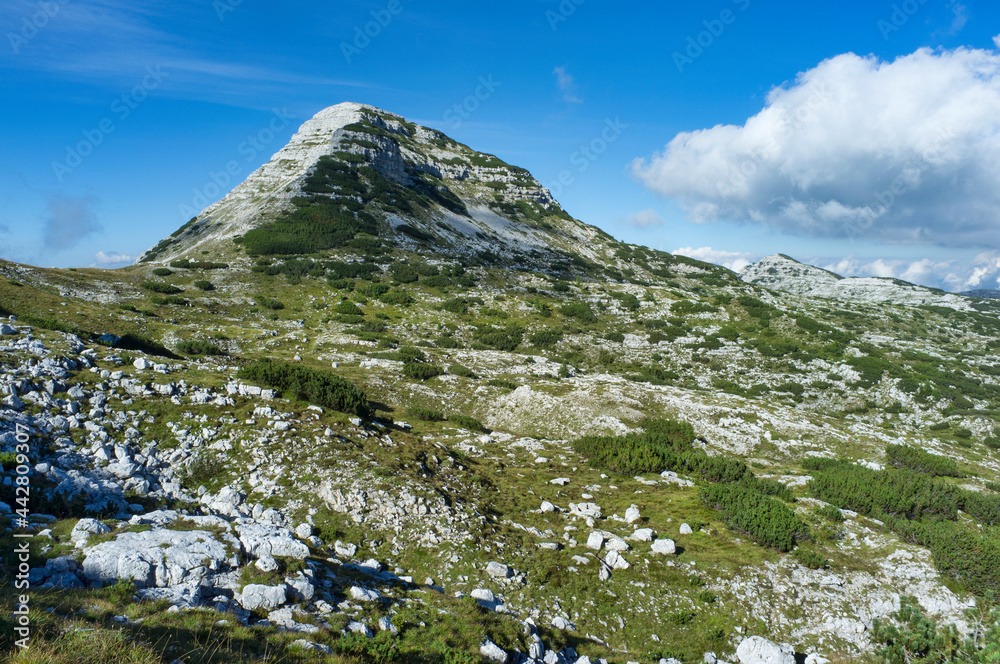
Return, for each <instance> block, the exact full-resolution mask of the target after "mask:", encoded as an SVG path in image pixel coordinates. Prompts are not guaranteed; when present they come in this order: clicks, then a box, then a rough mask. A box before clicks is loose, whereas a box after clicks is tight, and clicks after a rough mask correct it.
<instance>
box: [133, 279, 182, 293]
mask: <svg viewBox="0 0 1000 664" xmlns="http://www.w3.org/2000/svg"><path fill="white" fill-rule="evenodd" d="M139 285H140V286H141V287H142V288H143V289H145V290H148V291H152V292H153V293H163V294H164V295H176V294H177V293H183V292H184V289H182V288H178V287H177V286H173V285H171V284H165V283H162V282H159V281H144V282H142V283H141V284H139Z"/></svg>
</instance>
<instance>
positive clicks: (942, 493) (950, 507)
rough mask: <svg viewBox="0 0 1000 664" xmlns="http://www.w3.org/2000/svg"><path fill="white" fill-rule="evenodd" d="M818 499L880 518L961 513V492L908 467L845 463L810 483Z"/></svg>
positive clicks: (949, 517) (824, 471)
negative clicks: (886, 467)
mask: <svg viewBox="0 0 1000 664" xmlns="http://www.w3.org/2000/svg"><path fill="white" fill-rule="evenodd" d="M809 489H810V491H812V493H813V494H814V495H815V496H816V497H817V498H819V499H821V500H824V501H826V502H828V503H832V504H834V505H836V506H837V507H840V508H842V509H849V510H853V511H855V512H858V513H860V514H864V515H865V516H870V517H874V518H877V519H881V518H884V517H885V516H886V515H889V516H895V517H901V518H906V519H919V518H921V517H923V516H928V517H934V518H943V519H952V520H954V519H955V518H957V516H958V505H959V500H958V494H957V493H956V491H955V490H954V489H953V488H951V487H949V486H948V485H946V484H944V483H942V482H940V481H937V480H932V479H930V478H928V477H927V476H926V475H922V474H919V473H914V472H912V471H909V470H895V469H887V470H879V471H875V470H871V469H869V468H864V467H862V466H855V465H850V464H844V465H840V466H833V467H829V468H826V469H824V470H823V471H822V472H820V473H817V474H816V475H815V476H814V477H813V479H812V480H811V481H810V482H809Z"/></svg>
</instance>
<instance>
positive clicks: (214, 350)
mask: <svg viewBox="0 0 1000 664" xmlns="http://www.w3.org/2000/svg"><path fill="white" fill-rule="evenodd" d="M177 350H179V351H180V352H182V353H184V354H185V355H226V351H224V350H222V349H221V348H219V347H218V346H216V345H215V344H213V343H209V342H207V341H199V340H192V341H181V342H179V343H178V344H177Z"/></svg>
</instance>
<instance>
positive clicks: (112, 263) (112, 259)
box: [90, 251, 139, 270]
mask: <svg viewBox="0 0 1000 664" xmlns="http://www.w3.org/2000/svg"><path fill="white" fill-rule="evenodd" d="M137 258H139V257H138V256H133V255H132V254H120V253H116V252H114V251H112V252H110V253H107V252H104V251H98V252H97V253H96V254H94V263H93V264H92V265H91V266H90V267H100V268H106V269H109V270H110V269H114V268H116V267H125V266H126V265H131V264H132V263H134V262H135V261H136V259H137Z"/></svg>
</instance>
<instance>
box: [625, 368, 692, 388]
mask: <svg viewBox="0 0 1000 664" xmlns="http://www.w3.org/2000/svg"><path fill="white" fill-rule="evenodd" d="M678 378H680V375H679V374H677V372H675V371H670V370H667V369H663V368H661V367H658V366H656V365H655V364H654V365H651V366H648V367H643V368H642V371H640V372H639V373H638V374H635V375H632V376H629V377H628V379H629V380H632V381H635V382H637V383H649V384H650V385H672V384H673V382H674V381H675V380H677V379H678Z"/></svg>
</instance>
